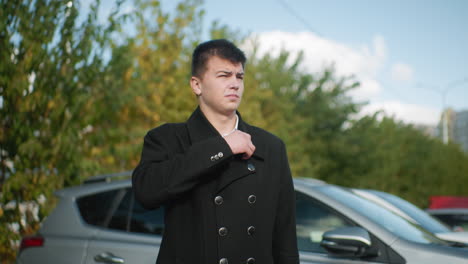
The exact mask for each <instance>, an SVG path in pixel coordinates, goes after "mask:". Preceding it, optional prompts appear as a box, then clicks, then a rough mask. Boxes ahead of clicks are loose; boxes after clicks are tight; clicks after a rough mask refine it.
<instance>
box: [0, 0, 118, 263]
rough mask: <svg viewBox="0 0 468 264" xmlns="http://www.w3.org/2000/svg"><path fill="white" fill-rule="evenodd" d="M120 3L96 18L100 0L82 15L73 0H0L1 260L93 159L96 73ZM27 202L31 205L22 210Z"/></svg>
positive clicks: (100, 83)
mask: <svg viewBox="0 0 468 264" xmlns="http://www.w3.org/2000/svg"><path fill="white" fill-rule="evenodd" d="M120 4H121V3H120V2H118V3H117V5H116V7H115V12H113V13H112V14H111V16H110V20H109V23H108V24H107V25H101V24H99V23H98V21H97V15H98V14H97V10H98V7H99V1H98V2H96V3H94V4H92V5H91V7H90V11H89V13H88V15H87V16H85V17H84V18H80V16H79V11H78V10H79V9H80V7H79V6H78V3H77V2H74V1H69V0H66V1H50V0H35V1H11V0H0V21H1V22H0V23H1V24H0V43H1V44H0V45H1V48H0V61H1V63H0V98H1V104H0V116H1V119H0V123H1V130H0V190H1V197H0V206H1V207H0V214H1V217H0V233H1V238H0V240H1V247H0V258H1V259H3V260H6V261H8V260H11V259H12V258H13V257H14V254H15V251H16V249H17V246H18V241H19V239H20V237H21V235H26V234H30V233H32V232H34V231H35V230H36V229H37V226H38V223H39V222H40V221H41V220H42V218H43V217H44V216H45V215H46V214H47V212H48V210H49V209H50V208H51V206H52V205H53V202H52V201H51V198H52V195H51V193H52V191H53V190H55V189H57V188H60V187H62V186H67V185H72V184H76V183H78V182H79V181H80V180H81V177H82V174H83V172H85V171H86V170H87V169H90V168H91V167H92V166H91V164H89V163H87V162H85V159H84V156H85V155H84V154H85V153H86V151H87V150H86V149H85V146H87V140H88V137H87V133H88V129H89V127H92V125H93V124H95V123H99V122H100V120H99V119H100V118H102V116H105V114H102V115H99V114H96V113H98V112H99V113H101V111H103V109H99V110H98V111H96V107H98V108H99V105H100V106H102V104H101V103H102V101H100V99H102V97H101V91H102V88H103V87H108V86H109V85H110V83H111V82H109V81H108V80H105V79H102V78H101V76H103V75H105V74H104V73H105V72H106V71H107V67H108V65H107V62H106V59H105V55H104V53H105V51H106V49H107V48H108V47H109V44H110V43H111V34H112V33H113V32H116V31H117V30H118V29H119V27H118V26H119V19H118V17H117V13H118V10H119V6H120ZM115 96H118V95H115ZM106 99H111V100H113V99H115V98H106ZM116 101H118V100H116ZM105 109H106V108H104V110H105ZM45 200H47V202H45ZM26 203H29V204H30V205H32V211H31V210H29V211H27V212H23V213H22V212H21V209H22V207H23V206H24V205H25V204H26ZM34 210H38V212H34Z"/></svg>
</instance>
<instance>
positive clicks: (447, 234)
mask: <svg viewBox="0 0 468 264" xmlns="http://www.w3.org/2000/svg"><path fill="white" fill-rule="evenodd" d="M352 191H353V192H354V193H355V194H357V195H359V196H361V197H363V198H365V199H367V200H369V201H372V202H375V203H377V204H378V205H380V206H383V207H385V208H386V209H388V210H390V211H392V212H394V213H396V214H398V215H400V216H401V217H403V218H405V219H407V220H408V221H410V222H413V223H414V224H417V225H420V226H421V227H423V228H424V229H426V230H428V231H429V232H431V233H433V234H434V235H435V236H437V237H438V238H440V239H443V240H446V241H449V242H453V243H463V244H465V245H463V244H462V245H460V246H466V245H468V232H454V231H452V230H451V229H450V227H449V226H447V225H445V224H444V223H442V222H440V221H439V220H437V219H436V218H434V217H432V216H431V215H429V214H428V213H427V212H425V211H423V210H422V209H420V208H418V207H417V206H416V205H414V204H412V203H410V202H408V201H406V200H404V199H402V198H400V197H398V196H395V195H393V194H390V193H387V192H381V191H377V190H369V189H352ZM454 245H455V246H457V245H458V244H454Z"/></svg>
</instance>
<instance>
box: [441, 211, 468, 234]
mask: <svg viewBox="0 0 468 264" xmlns="http://www.w3.org/2000/svg"><path fill="white" fill-rule="evenodd" d="M433 216H435V217H437V218H438V219H439V220H441V221H442V222H444V223H446V224H448V225H449V226H450V227H452V228H453V229H454V230H457V231H468V214H461V213H460V214H456V213H454V214H449V213H447V214H433Z"/></svg>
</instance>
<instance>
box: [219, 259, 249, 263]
mask: <svg viewBox="0 0 468 264" xmlns="http://www.w3.org/2000/svg"><path fill="white" fill-rule="evenodd" d="M245 263H246V264H255V258H248V259H247V260H246V261H245ZM219 264H229V262H228V259H227V258H222V259H220V260H219Z"/></svg>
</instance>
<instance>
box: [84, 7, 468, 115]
mask: <svg viewBox="0 0 468 264" xmlns="http://www.w3.org/2000/svg"><path fill="white" fill-rule="evenodd" d="M85 1H87V0H85ZM105 2H113V0H104V3H105ZM161 2H162V6H163V8H164V9H166V10H173V8H174V7H175V4H176V3H177V2H179V1H176V0H162V1H161ZM203 9H204V10H205V12H206V13H205V18H204V20H203V23H204V25H203V28H204V32H205V34H206V32H208V28H209V25H210V24H211V22H212V21H214V20H218V21H220V22H221V23H222V24H227V25H228V26H229V27H230V28H233V29H238V30H241V31H242V32H244V33H251V34H252V37H253V36H255V37H256V38H257V39H258V40H259V44H260V47H261V49H260V51H261V53H262V52H263V53H267V52H268V53H270V54H275V53H277V52H278V51H279V50H280V49H281V48H283V49H286V50H289V51H291V53H292V54H295V53H296V52H298V51H300V50H302V51H304V52H305V54H306V60H305V63H304V70H306V71H310V72H319V71H320V70H321V69H323V67H324V66H325V65H330V64H331V63H333V64H334V65H335V68H336V72H337V74H339V75H354V76H355V77H356V79H357V80H359V81H361V84H362V85H361V88H360V89H358V90H356V91H354V92H353V93H352V94H351V95H352V96H353V97H354V98H355V99H356V100H357V101H368V102H369V104H368V106H367V107H366V108H364V109H363V113H367V114H368V113H373V112H375V111H377V110H384V111H385V112H386V113H387V114H388V115H392V116H395V117H396V118H397V119H400V120H403V121H406V122H411V123H422V124H436V123H437V122H438V120H439V118H440V113H441V110H442V109H443V96H442V95H443V94H444V92H445V94H446V96H445V102H446V103H445V106H446V107H451V108H453V109H454V110H456V111H461V110H468V51H467V47H468V15H467V14H468V1H465V0H445V1H444V0H407V1H403V0H392V1H390V0H388V1H384V0H352V1H349V0H326V1H325V0H269V1H268V0H249V1H247V0H236V1H221V0H205V1H204V4H203ZM243 49H245V50H247V52H248V49H249V45H248V43H246V44H245V45H243ZM247 88H248V87H247Z"/></svg>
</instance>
